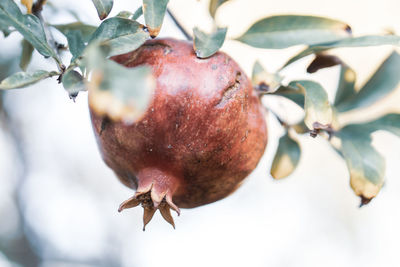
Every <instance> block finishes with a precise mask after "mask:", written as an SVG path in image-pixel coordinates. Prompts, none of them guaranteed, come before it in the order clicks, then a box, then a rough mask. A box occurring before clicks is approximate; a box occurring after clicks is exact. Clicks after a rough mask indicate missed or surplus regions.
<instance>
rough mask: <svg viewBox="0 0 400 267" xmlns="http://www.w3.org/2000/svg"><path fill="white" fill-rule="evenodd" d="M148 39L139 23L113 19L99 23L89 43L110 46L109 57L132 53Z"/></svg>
mask: <svg viewBox="0 0 400 267" xmlns="http://www.w3.org/2000/svg"><path fill="white" fill-rule="evenodd" d="M148 37H149V34H148V33H147V32H146V31H145V30H144V29H143V25H141V24H140V23H138V22H136V21H133V20H130V19H124V18H120V17H113V18H110V19H107V20H105V21H103V22H102V23H101V25H100V26H99V28H97V30H96V31H95V32H94V33H93V35H92V37H91V39H90V41H89V43H93V42H99V43H101V44H103V45H108V46H110V51H109V56H115V55H120V54H124V53H127V52H130V51H133V50H135V49H137V48H138V47H140V46H141V45H142V44H143V43H144V42H145V41H146V40H147V38H148Z"/></svg>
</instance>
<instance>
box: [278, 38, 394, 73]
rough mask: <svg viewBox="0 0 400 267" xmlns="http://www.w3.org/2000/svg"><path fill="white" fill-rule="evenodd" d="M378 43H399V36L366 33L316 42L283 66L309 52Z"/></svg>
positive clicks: (376, 44)
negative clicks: (327, 41) (321, 42)
mask: <svg viewBox="0 0 400 267" xmlns="http://www.w3.org/2000/svg"><path fill="white" fill-rule="evenodd" d="M379 45H397V46H399V45H400V36H396V35H367V36H360V37H350V38H345V39H342V40H340V41H337V42H331V43H325V44H317V45H313V46H310V47H308V48H306V49H305V50H303V51H301V52H300V53H299V54H297V55H296V56H294V57H292V58H291V59H289V61H288V62H286V63H285V65H283V67H282V68H281V69H283V68H285V67H287V66H288V65H290V64H292V63H293V62H295V61H297V60H299V59H302V58H303V57H306V56H309V55H311V54H315V53H319V52H322V51H326V50H329V49H334V48H340V47H366V46H379Z"/></svg>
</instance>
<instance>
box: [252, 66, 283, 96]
mask: <svg viewBox="0 0 400 267" xmlns="http://www.w3.org/2000/svg"><path fill="white" fill-rule="evenodd" d="M282 80H283V77H282V76H280V75H279V74H278V73H270V72H268V71H267V70H266V69H264V67H263V66H262V65H261V63H260V62H258V61H256V62H255V63H254V66H253V73H252V75H251V81H252V83H253V86H254V87H255V88H257V89H258V90H259V91H260V92H265V93H273V92H275V91H276V90H277V89H279V87H280V85H281V82H282Z"/></svg>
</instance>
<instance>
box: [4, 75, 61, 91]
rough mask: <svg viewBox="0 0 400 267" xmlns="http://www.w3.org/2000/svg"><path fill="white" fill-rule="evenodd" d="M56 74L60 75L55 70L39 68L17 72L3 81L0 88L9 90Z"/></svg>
mask: <svg viewBox="0 0 400 267" xmlns="http://www.w3.org/2000/svg"><path fill="white" fill-rule="evenodd" d="M55 75H58V73H57V72H55V71H52V72H48V71H44V70H38V71H35V72H33V73H27V72H17V73H15V74H13V75H11V76H9V77H8V78H6V79H4V80H3V81H1V83H0V89H2V90H9V89H17V88H23V87H27V86H29V85H31V84H34V83H36V82H38V81H41V80H43V79H46V78H49V77H52V76H55Z"/></svg>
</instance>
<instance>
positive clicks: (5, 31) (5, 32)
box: [0, 15, 13, 37]
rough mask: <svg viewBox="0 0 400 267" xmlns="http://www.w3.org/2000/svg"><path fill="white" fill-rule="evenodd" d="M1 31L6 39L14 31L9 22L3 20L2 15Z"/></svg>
mask: <svg viewBox="0 0 400 267" xmlns="http://www.w3.org/2000/svg"><path fill="white" fill-rule="evenodd" d="M0 31H2V32H3V35H4V37H7V36H8V35H9V34H10V33H11V32H12V31H13V29H11V26H10V25H9V23H8V22H7V20H6V19H4V18H2V17H1V15H0Z"/></svg>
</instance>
